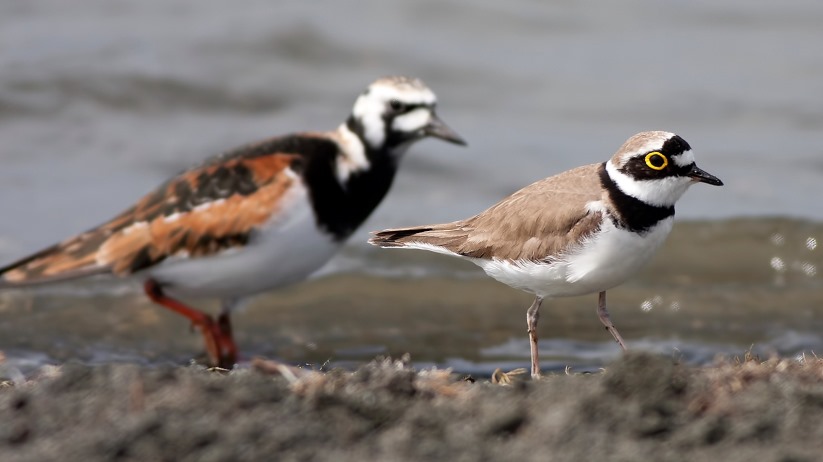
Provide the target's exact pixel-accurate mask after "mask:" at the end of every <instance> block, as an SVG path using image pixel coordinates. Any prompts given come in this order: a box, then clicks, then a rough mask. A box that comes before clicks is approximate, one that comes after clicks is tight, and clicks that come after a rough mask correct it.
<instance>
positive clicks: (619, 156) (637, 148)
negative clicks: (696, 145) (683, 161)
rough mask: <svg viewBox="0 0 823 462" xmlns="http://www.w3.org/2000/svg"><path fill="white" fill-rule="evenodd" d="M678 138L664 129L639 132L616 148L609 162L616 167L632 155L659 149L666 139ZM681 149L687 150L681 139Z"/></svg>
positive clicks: (686, 145) (620, 165)
mask: <svg viewBox="0 0 823 462" xmlns="http://www.w3.org/2000/svg"><path fill="white" fill-rule="evenodd" d="M675 137H676V138H678V139H680V137H678V136H677V135H675V134H674V133H671V132H664V131H649V132H640V133H638V134H636V135H634V136H632V137H631V138H629V139H628V140H626V142H625V143H623V146H621V147H620V149H618V150H617V152H616V153H615V154H614V156H613V157H612V159H611V162H612V163H613V164H614V165H615V166H616V167H618V168H620V167H623V165H625V164H626V162H628V160H629V159H631V158H632V157H635V156H638V155H643V154H646V153H648V152H651V151H661V150H663V147H664V145H665V144H666V142H667V141H669V140H671V139H672V138H675ZM683 150H684V151H687V150H689V145H688V144H686V143H685V141H683Z"/></svg>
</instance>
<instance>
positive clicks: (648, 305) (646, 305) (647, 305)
mask: <svg viewBox="0 0 823 462" xmlns="http://www.w3.org/2000/svg"><path fill="white" fill-rule="evenodd" d="M652 308H654V303H652V301H651V300H644V301H643V303H641V304H640V309H641V310H643V311H645V312H649V311H651V310H652Z"/></svg>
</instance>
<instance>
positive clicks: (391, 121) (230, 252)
mask: <svg viewBox="0 0 823 462" xmlns="http://www.w3.org/2000/svg"><path fill="white" fill-rule="evenodd" d="M436 102H437V100H436V97H435V95H434V93H433V92H432V91H431V90H430V89H429V88H428V87H427V86H426V85H425V84H424V83H423V82H422V81H420V80H418V79H414V78H408V77H385V78H381V79H378V80H377V81H375V82H374V83H372V84H371V85H369V87H368V88H367V89H366V90H365V91H364V92H363V93H362V94H360V95H359V96H358V98H357V100H356V101H355V103H354V109H353V110H352V113H351V115H350V116H349V117H348V119H347V120H346V121H345V122H344V123H343V124H341V125H340V126H339V127H338V128H337V130H334V131H331V132H305V133H297V134H290V135H286V136H281V137H277V138H272V139H268V140H265V141H262V142H259V143H255V144H250V145H248V146H244V147H240V148H238V149H235V150H233V151H230V152H227V153H225V154H223V155H220V156H217V157H214V158H212V159H210V160H207V161H206V162H205V163H203V164H202V165H199V166H197V167H194V168H192V169H190V170H187V171H185V172H183V173H181V174H180V175H178V176H176V177H174V178H172V179H170V180H168V181H167V182H166V183H164V184H163V185H161V186H160V187H159V188H157V189H156V190H154V192H151V193H149V194H148V195H146V196H145V197H143V198H142V199H140V200H139V201H138V202H137V203H136V204H135V205H134V206H132V207H131V208H129V209H128V210H126V211H125V212H123V213H121V214H120V215H118V216H116V217H115V218H113V219H112V220H110V221H108V222H106V223H104V224H102V225H100V226H98V227H96V228H93V229H91V230H89V231H86V232H84V233H82V234H79V235H77V236H74V237H71V238H69V239H67V240H65V241H63V242H61V243H59V244H56V245H54V246H52V247H49V248H47V249H45V250H42V251H40V252H37V253H35V254H33V255H31V256H28V257H26V258H23V259H21V260H19V261H16V262H14V263H12V264H10V265H7V266H5V267H3V268H0V287H10V286H11V287H16V286H25V285H32V284H40V283H47V282H53V281H63V280H66V279H73V278H78V277H82V276H89V275H94V274H114V275H116V276H132V275H133V276H135V277H137V278H140V279H141V280H142V281H143V283H144V289H145V292H146V294H147V295H148V297H149V298H150V299H151V300H152V301H154V302H155V303H157V304H160V305H162V306H164V307H166V308H168V309H170V310H172V311H174V312H176V313H179V314H181V315H183V316H185V317H186V318H188V319H189V320H191V322H192V323H193V325H194V326H196V327H198V328H199V329H200V330H201V331H202V333H203V336H204V338H205V342H206V352H207V354H208V359H209V363H210V364H211V365H214V366H220V367H231V366H232V365H233V364H234V363H235V361H236V360H237V347H236V345H235V342H234V340H233V337H232V331H231V324H230V320H229V314H230V311H231V308H232V307H233V306H234V305H235V304H236V302H237V300H238V299H239V298H242V297H246V296H248V295H252V294H256V293H259V292H263V291H266V290H269V289H273V288H276V287H280V286H283V285H286V284H290V283H293V282H297V281H300V280H302V279H304V278H306V277H307V276H308V275H309V274H311V273H312V272H314V271H315V270H317V269H318V268H320V267H321V266H322V265H323V264H324V263H326V262H327V261H328V260H329V259H330V258H331V257H332V256H333V255H334V254H335V252H336V251H337V250H338V249H339V248H340V247H341V245H342V244H343V242H344V241H345V240H346V238H348V237H349V236H350V235H351V234H352V233H353V232H354V231H355V230H356V229H357V227H358V226H360V224H362V223H363V221H364V220H365V219H366V218H367V217H368V216H369V214H371V212H372V211H373V210H374V209H375V207H377V205H378V204H379V203H380V201H381V200H382V199H383V196H385V195H386V192H387V191H388V190H389V187H390V186H391V184H392V180H393V179H394V175H395V172H396V171H397V167H398V165H399V163H400V160H401V158H402V157H403V154H404V153H405V152H406V150H407V149H408V148H409V147H410V146H411V145H412V144H413V143H414V142H416V141H419V140H421V139H423V138H426V137H429V136H432V137H436V138H440V139H442V140H445V141H449V142H452V143H455V144H460V145H465V142H464V141H463V139H462V138H461V137H460V136H459V135H458V134H457V133H455V132H454V131H453V130H451V129H450V128H449V127H448V126H446V125H445V124H444V123H443V122H442V121H441V120H440V119H439V118H438V117H437V115H436V114H435V106H436ZM179 296H206V297H216V298H219V299H221V301H222V309H221V311H220V314H219V316H218V317H217V318H216V319H215V318H214V317H212V316H210V315H208V314H206V313H204V312H202V311H199V310H197V309H194V308H191V307H189V306H187V305H185V304H184V303H182V302H180V301H178V300H177V299H176V298H177V297H179Z"/></svg>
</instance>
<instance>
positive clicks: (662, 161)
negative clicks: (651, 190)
mask: <svg viewBox="0 0 823 462" xmlns="http://www.w3.org/2000/svg"><path fill="white" fill-rule="evenodd" d="M646 165H648V166H649V168H650V169H652V170H663V169H664V168H666V166H668V165H669V159H668V158H666V156H665V155H663V154H662V153H660V152H657V151H652V152H650V153H648V154H646Z"/></svg>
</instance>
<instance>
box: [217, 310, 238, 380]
mask: <svg viewBox="0 0 823 462" xmlns="http://www.w3.org/2000/svg"><path fill="white" fill-rule="evenodd" d="M232 306H234V300H229V301H224V303H223V309H222V310H221V311H220V316H218V317H217V327H218V328H219V329H220V341H221V344H222V345H223V349H222V350H223V353H224V356H225V357H226V358H227V359H230V360H231V363H230V364H231V365H234V363H235V362H237V345H236V344H235V343H234V335H233V334H232V329H231V318H230V317H229V314H230V311H231V308H232Z"/></svg>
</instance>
